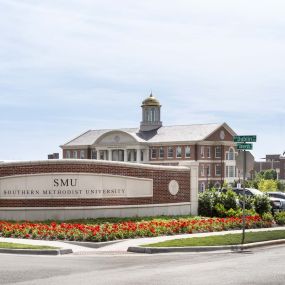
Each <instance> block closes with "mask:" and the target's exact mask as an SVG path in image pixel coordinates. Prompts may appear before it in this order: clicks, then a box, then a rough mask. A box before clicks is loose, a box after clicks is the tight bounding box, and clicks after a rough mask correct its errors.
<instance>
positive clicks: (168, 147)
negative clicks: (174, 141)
mask: <svg viewBox="0 0 285 285" xmlns="http://www.w3.org/2000/svg"><path fill="white" fill-rule="evenodd" d="M170 148H172V156H169V149H170ZM167 158H173V146H168V147H167Z"/></svg>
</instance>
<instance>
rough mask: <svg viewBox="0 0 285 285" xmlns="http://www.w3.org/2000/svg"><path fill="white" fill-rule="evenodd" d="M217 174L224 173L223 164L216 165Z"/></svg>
mask: <svg viewBox="0 0 285 285" xmlns="http://www.w3.org/2000/svg"><path fill="white" fill-rule="evenodd" d="M215 175H216V176H221V175H222V168H221V165H216V166H215Z"/></svg>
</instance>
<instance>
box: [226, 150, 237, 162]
mask: <svg viewBox="0 0 285 285" xmlns="http://www.w3.org/2000/svg"><path fill="white" fill-rule="evenodd" d="M226 160H235V152H234V150H233V149H232V148H230V149H229V151H228V152H227V155H226Z"/></svg>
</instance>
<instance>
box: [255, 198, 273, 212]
mask: <svg viewBox="0 0 285 285" xmlns="http://www.w3.org/2000/svg"><path fill="white" fill-rule="evenodd" d="M253 203H254V208H255V211H256V213H257V214H259V215H260V216H262V215H263V214H265V213H268V212H270V211H271V205H270V200H269V198H268V196H266V195H256V196H255V197H254V202H253Z"/></svg>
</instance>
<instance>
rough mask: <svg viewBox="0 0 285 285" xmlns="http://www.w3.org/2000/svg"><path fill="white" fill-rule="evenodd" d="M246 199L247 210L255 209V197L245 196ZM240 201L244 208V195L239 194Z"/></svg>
mask: <svg viewBox="0 0 285 285" xmlns="http://www.w3.org/2000/svg"><path fill="white" fill-rule="evenodd" d="M244 198H245V200H244V202H245V205H244V206H245V209H246V210H254V198H253V197H251V196H247V195H245V196H244ZM239 202H240V207H241V208H242V202H243V195H239Z"/></svg>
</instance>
